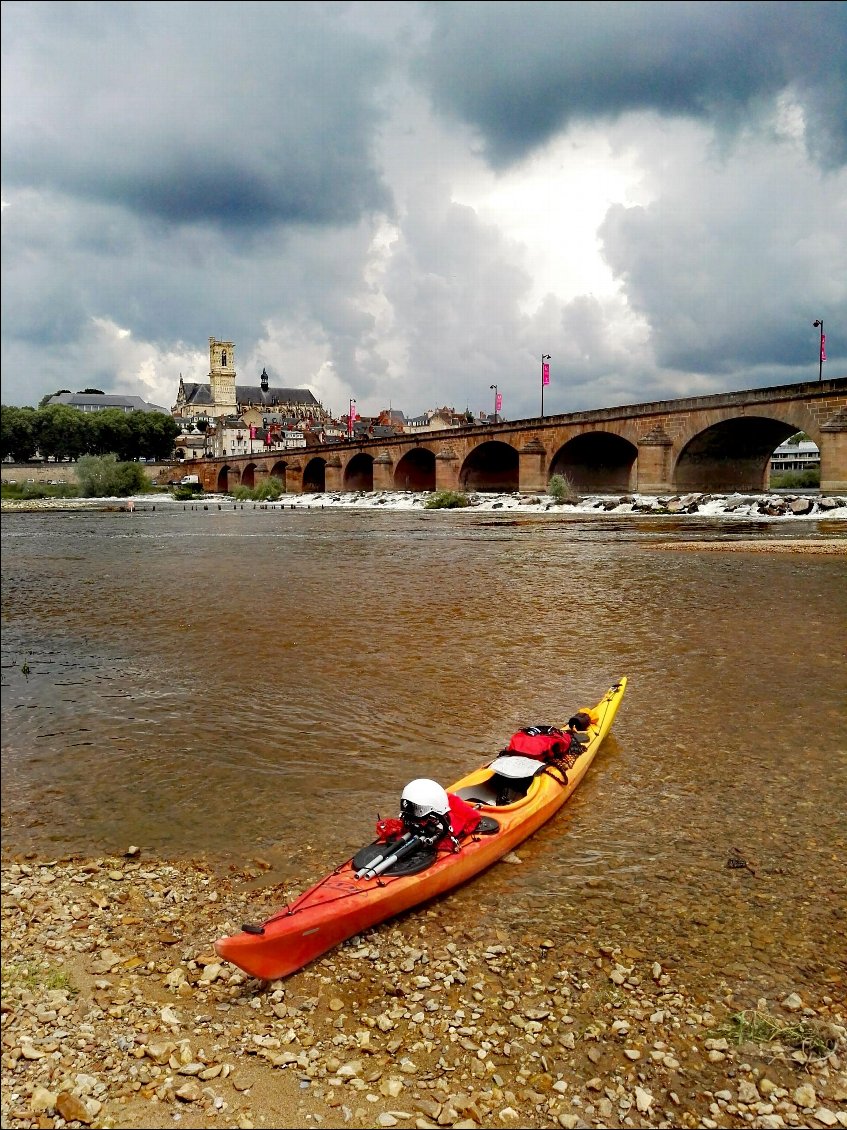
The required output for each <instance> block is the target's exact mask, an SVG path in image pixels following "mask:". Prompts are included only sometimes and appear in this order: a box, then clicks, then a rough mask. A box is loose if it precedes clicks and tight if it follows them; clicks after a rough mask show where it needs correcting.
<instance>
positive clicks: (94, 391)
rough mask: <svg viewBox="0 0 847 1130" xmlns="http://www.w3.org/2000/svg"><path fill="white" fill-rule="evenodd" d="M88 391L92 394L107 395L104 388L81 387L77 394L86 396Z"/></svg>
mask: <svg viewBox="0 0 847 1130" xmlns="http://www.w3.org/2000/svg"><path fill="white" fill-rule="evenodd" d="M86 393H88V394H90V395H92V396H105V395H106V394H105V392H104V391H103V390H102V388H81V389H79V390H78V392H77V396H85V395H86Z"/></svg>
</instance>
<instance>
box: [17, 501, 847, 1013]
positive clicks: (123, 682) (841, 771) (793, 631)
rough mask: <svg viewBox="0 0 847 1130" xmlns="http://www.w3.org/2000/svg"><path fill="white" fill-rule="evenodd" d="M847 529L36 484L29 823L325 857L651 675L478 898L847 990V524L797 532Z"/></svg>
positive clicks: (463, 908) (24, 688)
mask: <svg viewBox="0 0 847 1130" xmlns="http://www.w3.org/2000/svg"><path fill="white" fill-rule="evenodd" d="M845 536H847V528H846V527H845V524H844V522H843V521H842V522H823V521H821V522H818V521H809V522H801V523H794V524H792V525H791V526H790V527H789V526H786V525H784V524H783V525H780V524H773V523H771V524H769V523H767V522H758V521H755V520H750V521H739V520H736V521H734V522H733V523H731V524H728V523H727V522H726V521H725V520H721V519H714V518H708V517H706V518H704V517H700V516H697V515H687V516H682V517H667V516H665V517H647V516H638V515H626V516H620V517H618V516H615V515H602V514H601V515H597V514H594V515H580V514H574V515H552V514H545V515H537V516H536V515H530V516H517V517H516V516H514V515H500V514H497V513H485V514H480V513H468V512H464V511H425V512H420V511H418V512H396V511H392V512H384V511H383V512H380V511H378V510H369V511H351V510H331V509H328V510H326V511H323V510H321V511H317V512H316V511H314V510H285V509H278V508H277V509H273V508H262V507H259V508H252V509H251V508H248V509H244V508H241V509H238V508H235V507H233V508H232V509H216V508H214V507H208V508H201V507H196V508H186V507H182V508H177V507H171V508H170V509H168V508H165V507H158V508H155V507H149V506H148V507H147V508H146V509H145V508H141V507H139V508H137V509H136V511H135V512H134V513H127V512H123V511H118V510H112V511H107V510H92V511H87V512H80V513H65V512H63V513H56V514H12V515H4V518H3V523H2V550H3V556H2V582H3V584H2V617H3V632H2V684H3V686H2V690H3V704H2V722H3V736H2V768H3V792H2V830H3V853H4V856H5V857H8V856H10V855H12V854H21V853H26V852H30V853H34V854H35V855H36V856H38V857H41V858H45V857H46V858H50V857H56V856H60V855H64V854H69V853H92V854H97V853H107V854H108V853H120V852H123V851H125V850H126V848H127V847H128V846H129V845H131V844H134V845H138V846H140V847H141V848H142V850H143V851H144V852H145V853H149V854H151V855H158V856H172V857H176V856H184V857H188V856H208V857H214V858H215V859H218V860H220V859H227V858H230V859H232V860H235V861H244V860H249V859H253V858H256V857H262V858H263V859H265V860H267V861H269V862H271V863H272V864H273V868H274V870H273V877H274V881H276V882H286V883H294V884H297V883H300V884H301V885H303V884H305V883H306V881H307V880H308V881H312V880H313V879H316V878H317V877H318V876H319V875H320V874H321V873H322V872H323V871H324V870H325V869H326V868H328V867H329V866H331V865H332V864H334V863H336V862H340V861H341V860H342V859H343V858H346V857H347V856H348V855H350V854H351V853H352V852H354V851H355V850H356V849H357V848H358V847H359V846H360V845H361V844H362V843H364V842H366V841H367V840H369V839H370V838H372V832H373V826H374V823H375V821H376V819H377V816H378V815H381V816H386V815H396V812H397V807H398V800H399V794H400V791H401V789H402V787H403V785H404V784H405V783H406V782H407V781H408V780H410V779H411V778H413V777H417V776H431V777H435V778H436V779H438V780H439V781H441V782H442V783H444V784H448V783H449V782H451V781H453V780H455V779H456V778H458V777H459V776H461V775H463V774H464V772H466V771H467V770H468V769H469V768H471V767H473V766H474V765H476V764H478V763H479V762H481V761H482V760H483V759H485V758H488V757H491V756H493V755H494V753H496V751H497V750H498V749H500V748H501V747H502V746H503V745H504V744H505V743H506V741H507V740H508V737H509V735H510V734H511V732H512V731H514V730H516V729H518V728H519V727H521V726H524V725H527V724H531V723H534V722H554V723H563V722H565V721H566V719H567V718H568V716H569V715H570V714H571V713H572V712H573V711H574V710H575V709H576V708H577V707H579V706H582V705H584V704H591V703H593V702H595V701H596V700H597V699H598V698H599V697H600V696H601V695H602V694H603V692H604V691H605V690H606V689H607V687H608V686H609V685H610V684H611V683H613V682H614V681H615V680H616V679H617V678H618V676H620V675H627V676H628V678H629V686H628V690H627V694H626V696H625V698H624V701H623V704H622V706H621V709H620V712H619V714H618V717H617V720H616V723H615V726H614V729H613V731H612V735H611V736H610V737H609V738H608V739H607V741H606V743H605V744H604V747H603V748H602V750H601V752H600V754H599V755H598V757H597V759H596V760H595V762H594V764H593V766H592V768H591V770H590V772H589V774H588V776H587V777H586V779H585V781H584V782H583V783H582V785H581V786H580V789H579V790H578V791H577V793H576V794H575V795H574V797H573V799H572V800H571V801H570V802H569V803H568V805H567V806H566V807H565V808H564V809H563V810H562V811H561V812H560V813H559V814H558V815H557V817H556V818H555V819H554V820H553V821H552V822H551V823H550V824H549V825H548V826H546V827H545V828H543V829H541V830H540V831H539V832H538V833H537V834H536V835H535V836H534V837H532V839H531V840H529V841H527V842H526V843H525V844H524V845H522V847H521V848H520V850H519V853H518V854H519V858H520V859H521V861H522V866H512V867H509V866H505V865H500V866H498V867H495V868H494V869H492V870H491V871H490V872H489V873H488V874H486V875H484V876H482V877H480V878H479V879H478V880H477V881H476V882H475V883H473V884H470V885H469V886H468V887H466V888H464V889H462V890H460V891H458V892H456V893H455V894H454V895H452V896H450V898H451V899H453V900H454V902H455V908H456V913H457V914H463V915H472V916H473V915H479V914H483V915H485V914H489V915H491V916H492V918H493V919H496V921H497V922H498V923H499V924H501V925H502V926H503V927H504V928H506V929H512V930H514V931H515V932H516V936H518V935H519V933H520V930H521V929H523V928H525V927H527V926H528V925H530V924H535V925H540V924H545V926H546V928H547V929H549V930H558V931H559V935H557V936H561V937H562V938H563V944H564V939H570V938H577V939H579V938H585V937H588V936H589V935H591V936H593V937H596V936H598V934H599V935H601V936H604V937H607V938H609V939H610V941H612V942H615V943H616V944H621V943H625V944H626V945H627V946H629V947H630V948H632V947H634V948H635V949H639V948H640V949H643V950H647V951H650V952H654V951H656V950H657V949H658V950H660V951H661V952H662V953H664V954H665V955H666V961H668V962H670V963H673V962H674V961H684V962H685V963H686V964H687V965H688V966H689V967H691V966H693V967H694V968H695V969H696V970H699V973H700V976H701V979H702V980H703V982H704V983H705V982H707V981H708V980H709V979H714V978H716V977H718V976H720V977H721V978H729V979H735V980H738V978H741V979H742V980H743V983H744V984H745V985H746V986H748V992H749V995H751V997H752V999H754V1000H755V994H756V993H757V992H760V991H761V992H763V993H764V992H768V991H770V989H772V988H773V987H774V985H776V987H779V986H783V985H784V986H786V987H790V986H794V985H796V984H797V983H798V977H799V976H800V972H799V971H802V977H805V978H807V979H810V980H814V981H815V982H817V983H818V984H819V985H822V986H823V987H824V991H826V986H831V988H830V990H829V991H831V992H832V993H833V994H837V993H843V992H845V987H846V986H847V970H845V964H844V957H845V954H844V942H843V938H844V929H845V926H847V894H845V891H846V890H847V883H845V868H844V859H845V847H847V815H845V814H846V813H847V705H846V704H847V664H845V639H847V557H845V556H838V555H826V554H817V553H796V554H795V553H776V552H768V551H767V548H766V547H767V546H768V545H769V544H774V543H779V542H785V540H786V539H789V538H791V539H793V538H798V537H799V538H801V539H803V538H805V539H812V538H814V539H831V540H832V539H835V540H842V539H843V538H844V537H845ZM715 539H721V540H723V541H725V542H727V543H729V542H731V541H733V540H744V541H747V540H750V541H753V542H755V543H757V548H759V549H760V550H762V549H764V552H754V551H753V550H752V549H740V550H739V551H736V552H711V551H707V547H708V545H709V544H710V543H713V542H714V541H715ZM691 542H695V543H698V545H695V546H694V547H693V548H692V547H691V546H690V543H691ZM682 543H689V544H688V548H683V545H682ZM698 546H699V547H698ZM741 860H743V861H745V862H746V863H747V865H748V866H740V865H739V861H741ZM801 979H802V978H801Z"/></svg>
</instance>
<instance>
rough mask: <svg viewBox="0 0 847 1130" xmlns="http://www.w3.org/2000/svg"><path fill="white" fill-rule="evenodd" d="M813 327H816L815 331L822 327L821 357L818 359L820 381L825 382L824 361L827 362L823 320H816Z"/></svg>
mask: <svg viewBox="0 0 847 1130" xmlns="http://www.w3.org/2000/svg"><path fill="white" fill-rule="evenodd" d="M812 325H813V326H814V327H815V329H817V328H818V326H820V330H821V351H820V356H819V358H818V380H819V381H822V380H823V363H824V361H826V336H825V335H824V332H823V318H815V320H814V321H813V322H812Z"/></svg>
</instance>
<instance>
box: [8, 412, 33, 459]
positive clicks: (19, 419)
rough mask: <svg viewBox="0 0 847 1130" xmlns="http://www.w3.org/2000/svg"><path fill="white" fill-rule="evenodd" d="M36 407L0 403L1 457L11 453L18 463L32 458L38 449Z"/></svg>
mask: <svg viewBox="0 0 847 1130" xmlns="http://www.w3.org/2000/svg"><path fill="white" fill-rule="evenodd" d="M36 415H37V414H36V411H35V409H34V408H16V407H14V406H13V405H6V404H3V405H0V458H2V459H6V458H7V457H8V456H9V455H11V457H12V458H13V459H14V460H15V462H16V463H25V462H26V461H27V460H28V459H32V457H33V455H35V453H36V451H37V450H38V440H37V438H36Z"/></svg>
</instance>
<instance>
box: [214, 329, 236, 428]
mask: <svg viewBox="0 0 847 1130" xmlns="http://www.w3.org/2000/svg"><path fill="white" fill-rule="evenodd" d="M209 385H210V391H211V394H212V414H213V415H215V416H236V415H237V414H238V402H237V401H236V399H235V346H234V345H233V343H232V342H231V341H216V340H215V338H213V337H210V338H209Z"/></svg>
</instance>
